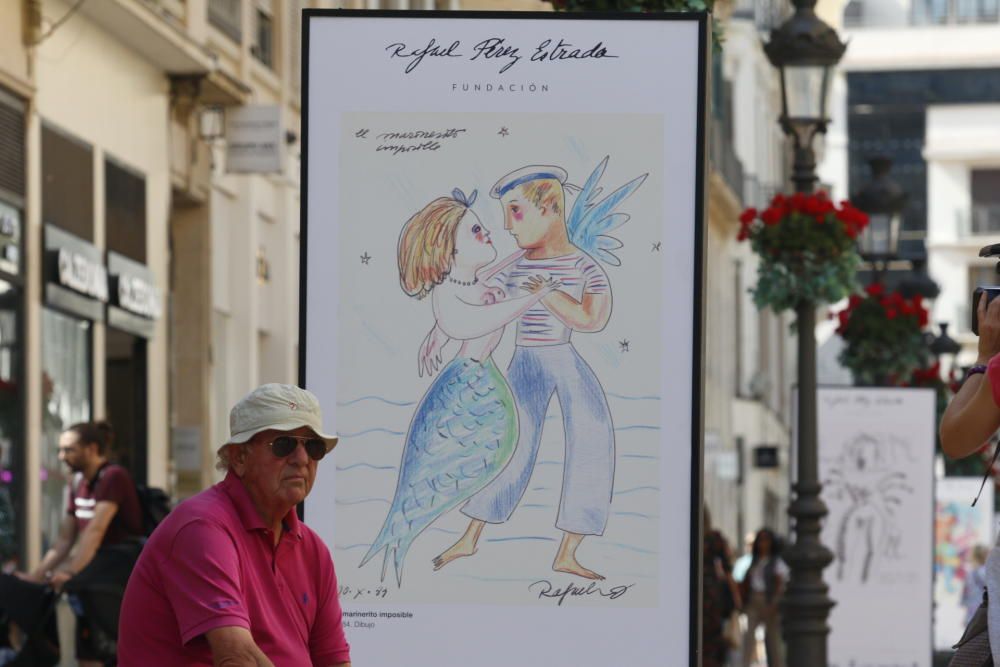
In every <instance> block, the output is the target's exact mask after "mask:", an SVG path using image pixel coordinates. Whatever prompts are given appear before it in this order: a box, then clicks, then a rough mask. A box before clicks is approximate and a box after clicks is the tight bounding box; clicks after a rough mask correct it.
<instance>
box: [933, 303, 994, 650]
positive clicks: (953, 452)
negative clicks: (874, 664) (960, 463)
mask: <svg viewBox="0 0 1000 667" xmlns="http://www.w3.org/2000/svg"><path fill="white" fill-rule="evenodd" d="M976 317H977V321H978V328H979V355H978V357H977V359H976V364H975V365H974V366H973V367H972V368H970V369H969V371H968V373H967V374H966V377H965V381H964V382H963V383H962V386H961V388H960V389H959V390H958V393H956V394H955V397H954V398H952V400H951V403H949V404H948V407H947V409H945V411H944V415H943V417H942V418H941V427H940V435H941V449H943V450H944V453H945V454H947V455H948V456H949V457H951V458H954V459H959V458H964V457H966V456H971V455H974V454H976V453H977V452H979V451H980V450H981V449H982V448H983V445H984V444H985V443H986V442H987V441H988V440H989V439H990V437H991V436H992V435H993V434H994V433H996V431H997V430H998V429H1000V299H996V298H995V299H992V300H990V299H988V298H987V293H983V294H981V296H980V298H979V302H978V303H977V304H976ZM986 590H987V593H986V596H987V598H988V607H987V619H988V628H989V632H988V634H987V633H986V632H978V631H977V627H980V628H981V625H982V623H981V620H979V622H978V623H977V619H976V618H973V619H972V621H971V622H970V624H969V628H968V629H967V630H966V632H965V635H964V636H963V638H962V640H961V641H960V642H959V644H960V645H961V647H960V648H959V654H958V655H956V658H955V659H954V660H953V662H952V664H953V665H959V664H961V665H964V664H976V663H974V662H967V661H966V662H963V661H961V660H963V659H964V657H963V654H971V653H972V652H976V653H977V657H978V654H979V653H981V654H982V655H983V657H984V658H987V657H989V653H990V652H992V654H993V662H994V663H996V664H1000V550H998V549H996V548H994V549H993V550H992V551H991V552H990V556H989V558H988V559H987V561H986ZM986 637H988V638H989V647H986V646H984V644H985V641H984V640H985V639H986ZM956 661H957V662H956ZM984 664H992V663H984Z"/></svg>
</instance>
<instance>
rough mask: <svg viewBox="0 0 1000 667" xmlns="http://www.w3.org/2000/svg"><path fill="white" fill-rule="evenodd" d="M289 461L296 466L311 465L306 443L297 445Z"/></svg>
mask: <svg viewBox="0 0 1000 667" xmlns="http://www.w3.org/2000/svg"><path fill="white" fill-rule="evenodd" d="M288 461H289V462H290V463H294V464H295V465H306V464H307V463H309V454H308V453H307V452H306V446H305V444H304V443H302V442H301V441H298V442H296V443H295V449H293V450H292V453H291V454H289V455H288Z"/></svg>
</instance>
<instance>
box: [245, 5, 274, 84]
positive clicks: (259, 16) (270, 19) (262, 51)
mask: <svg viewBox="0 0 1000 667" xmlns="http://www.w3.org/2000/svg"><path fill="white" fill-rule="evenodd" d="M254 16H255V26H254V44H253V46H251V47H250V53H252V54H253V57H254V58H256V59H257V60H259V61H260V62H261V63H263V64H264V65H267V66H268V67H271V68H273V67H274V13H273V12H272V9H271V3H270V2H265V1H264V0H257V3H256V9H255V11H254Z"/></svg>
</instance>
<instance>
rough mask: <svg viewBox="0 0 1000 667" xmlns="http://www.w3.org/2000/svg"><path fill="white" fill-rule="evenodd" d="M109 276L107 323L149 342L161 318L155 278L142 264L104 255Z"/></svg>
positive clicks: (120, 257)
mask: <svg viewBox="0 0 1000 667" xmlns="http://www.w3.org/2000/svg"><path fill="white" fill-rule="evenodd" d="M108 272H109V273H110V274H111V302H110V304H109V305H108V322H109V323H110V324H112V325H114V326H116V327H118V328H121V329H125V330H126V331H129V332H131V333H134V334H136V335H139V336H142V337H144V338H151V337H152V335H153V323H154V322H155V320H158V319H160V317H161V316H162V315H163V305H162V298H161V296H160V294H161V292H160V289H159V288H158V287H157V286H156V277H155V276H154V275H153V272H152V271H150V270H149V268H147V267H146V266H144V265H143V264H140V263H139V262H136V261H134V260H131V259H129V258H128V257H124V256H122V255H119V254H118V253H114V252H108Z"/></svg>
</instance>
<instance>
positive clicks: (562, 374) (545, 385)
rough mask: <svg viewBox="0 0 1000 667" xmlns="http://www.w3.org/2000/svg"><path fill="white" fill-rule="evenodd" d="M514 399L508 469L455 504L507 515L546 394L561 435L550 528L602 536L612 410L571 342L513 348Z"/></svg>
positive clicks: (487, 516) (524, 477) (520, 487)
mask: <svg viewBox="0 0 1000 667" xmlns="http://www.w3.org/2000/svg"><path fill="white" fill-rule="evenodd" d="M507 382H508V383H509V384H510V389H511V392H512V393H513V394H514V402H515V403H516V404H517V417H518V422H519V427H520V434H519V436H518V441H517V448H516V449H515V450H514V455H513V456H512V457H511V460H510V462H509V463H508V464H507V466H506V467H505V468H504V469H503V470H502V471H501V472H500V474H499V475H497V476H496V477H495V478H494V479H493V481H491V482H490V483H489V484H487V485H486V486H485V487H484V488H483V489H482V491H480V492H479V493H477V494H476V495H474V496H473V497H472V498H470V499H469V501H468V502H467V503H466V504H465V505H464V506H463V507H462V513H463V514H465V515H466V516H469V517H471V518H473V519H479V520H481V521H486V522H487V523H502V522H504V521H506V520H507V519H509V518H510V515H511V514H512V513H513V512H514V509H515V508H516V507H517V504H518V503H519V502H520V501H521V497H522V496H523V495H524V491H525V489H526V488H527V486H528V480H529V479H531V473H532V471H533V470H534V468H535V460H536V458H537V457H538V445H539V443H540V442H541V439H542V428H543V427H544V425H545V414H546V413H547V412H548V409H549V402H550V401H551V400H552V394H553V393H555V395H556V396H557V397H558V398H559V407H560V408H561V409H562V415H563V432H564V434H565V438H566V444H565V463H564V464H563V479H562V496H561V498H560V500H559V515H558V517H557V519H556V527H557V528H559V529H560V530H564V531H566V532H570V533H577V534H580V535H601V534H603V533H604V527H605V526H606V525H607V523H608V513H609V512H610V510H611V487H612V484H613V482H614V477H615V436H614V428H613V426H612V423H611V411H610V410H609V409H608V400H607V398H606V397H605V396H604V390H603V389H602V388H601V384H600V382H598V380H597V376H596V375H594V371H592V370H591V369H590V366H588V365H587V362H585V361H584V360H583V358H582V357H581V356H580V355H579V354H578V353H577V351H576V349H575V348H574V347H573V345H572V344H571V343H565V344H563V345H548V346H544V347H524V346H517V347H516V348H515V349H514V356H513V358H512V359H511V360H510V366H508V368H507Z"/></svg>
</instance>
